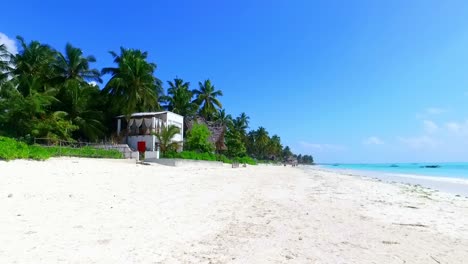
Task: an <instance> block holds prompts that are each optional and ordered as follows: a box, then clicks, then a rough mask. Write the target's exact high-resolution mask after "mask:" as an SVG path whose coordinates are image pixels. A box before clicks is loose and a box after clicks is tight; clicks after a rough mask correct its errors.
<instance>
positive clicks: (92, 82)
mask: <svg viewBox="0 0 468 264" xmlns="http://www.w3.org/2000/svg"><path fill="white" fill-rule="evenodd" d="M88 83H89V84H91V85H93V86H97V85H98V83H97V82H95V81H90V82H88Z"/></svg>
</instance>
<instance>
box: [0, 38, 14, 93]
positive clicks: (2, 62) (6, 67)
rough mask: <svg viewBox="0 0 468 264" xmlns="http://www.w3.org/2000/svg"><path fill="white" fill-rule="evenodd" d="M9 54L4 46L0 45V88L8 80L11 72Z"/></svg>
mask: <svg viewBox="0 0 468 264" xmlns="http://www.w3.org/2000/svg"><path fill="white" fill-rule="evenodd" d="M10 58H11V54H10V53H9V52H8V50H7V48H6V46H5V44H1V45H0V88H1V86H2V84H3V83H4V82H6V81H7V80H8V77H9V74H10V72H11V70H12V68H11V64H10Z"/></svg>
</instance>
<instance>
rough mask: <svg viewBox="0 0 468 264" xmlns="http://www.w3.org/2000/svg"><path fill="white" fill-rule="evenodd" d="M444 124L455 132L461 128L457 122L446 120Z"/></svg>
mask: <svg viewBox="0 0 468 264" xmlns="http://www.w3.org/2000/svg"><path fill="white" fill-rule="evenodd" d="M445 126H446V127H447V129H448V130H449V131H451V132H455V133H457V132H459V131H460V130H461V126H460V124H458V123H457V122H448V123H447V124H445Z"/></svg>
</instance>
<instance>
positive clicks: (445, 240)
mask: <svg viewBox="0 0 468 264" xmlns="http://www.w3.org/2000/svg"><path fill="white" fill-rule="evenodd" d="M0 211H1V212H2V213H1V217H0V245H1V246H0V263H434V264H437V263H466V262H467V259H468V250H467V249H468V199H466V198H464V197H456V196H454V195H451V194H446V193H442V192H435V191H431V190H428V189H423V188H421V187H414V186H408V185H402V184H388V183H384V182H379V181H377V180H372V179H368V178H360V177H355V176H346V175H340V174H338V173H333V172H324V171H318V170H311V169H300V168H291V167H288V168H285V167H275V166H256V167H253V166H251V167H248V168H238V169H232V168H230V167H225V168H172V167H164V166H158V165H154V166H144V165H136V164H131V163H128V162H123V161H109V160H91V159H52V160H49V161H46V162H34V161H12V162H0Z"/></svg>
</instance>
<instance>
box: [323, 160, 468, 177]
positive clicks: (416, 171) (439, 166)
mask: <svg viewBox="0 0 468 264" xmlns="http://www.w3.org/2000/svg"><path fill="white" fill-rule="evenodd" d="M321 166H322V167H324V168H329V169H342V170H354V171H369V172H383V173H392V174H409V175H424V176H435V177H447V178H461V179H468V162H444V163H381V164H321Z"/></svg>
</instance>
